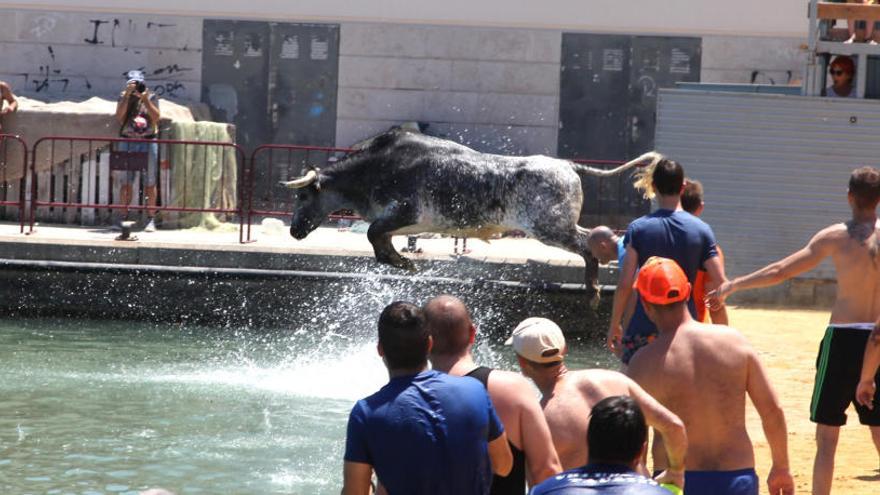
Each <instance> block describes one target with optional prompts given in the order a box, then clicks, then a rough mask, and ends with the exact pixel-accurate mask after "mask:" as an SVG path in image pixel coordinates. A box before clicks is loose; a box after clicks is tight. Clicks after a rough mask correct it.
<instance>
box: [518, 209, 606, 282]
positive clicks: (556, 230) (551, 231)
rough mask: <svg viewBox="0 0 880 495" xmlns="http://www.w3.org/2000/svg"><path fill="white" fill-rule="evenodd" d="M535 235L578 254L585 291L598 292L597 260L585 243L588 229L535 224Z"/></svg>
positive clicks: (574, 226)
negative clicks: (582, 260)
mask: <svg viewBox="0 0 880 495" xmlns="http://www.w3.org/2000/svg"><path fill="white" fill-rule="evenodd" d="M533 233H534V235H535V237H536V238H537V239H538V240H539V241H541V242H543V243H544V244H549V245H551V246H556V247H561V248H562V249H565V250H566V251H570V252H572V253H575V254H577V255H580V257H582V258H583V259H584V266H585V267H586V269H585V271H584V284H585V285H586V288H587V292H588V293H590V295H591V296H593V295H596V294H598V293H599V260H597V259H596V258H594V257H593V255H592V253H590V248H589V247H588V244H587V238H588V237H589V235H590V231H589V230H587V229H584V228H581V227H579V226H578V225H577V224H574V223H572V224H571V225H548V226H543V225H542V226H536V228H535V229H534V232H533Z"/></svg>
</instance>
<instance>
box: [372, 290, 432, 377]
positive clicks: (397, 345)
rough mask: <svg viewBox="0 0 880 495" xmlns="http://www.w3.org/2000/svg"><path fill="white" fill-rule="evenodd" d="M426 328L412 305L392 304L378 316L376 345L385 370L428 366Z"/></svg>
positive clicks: (419, 310) (423, 320) (401, 302)
mask: <svg viewBox="0 0 880 495" xmlns="http://www.w3.org/2000/svg"><path fill="white" fill-rule="evenodd" d="M428 338H429V335H428V327H427V325H425V316H424V314H423V313H422V310H421V309H420V308H419V307H418V306H416V305H415V304H412V303H408V302H404V301H396V302H393V303H391V304H389V305H388V306H386V307H385V309H384V310H382V314H381V315H379V343H380V344H381V345H382V349H383V350H384V351H385V362H386V363H387V364H388V368H389V369H414V368H419V367H421V366H425V365H426V364H427V362H428Z"/></svg>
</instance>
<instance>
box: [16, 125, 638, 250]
mask: <svg viewBox="0 0 880 495" xmlns="http://www.w3.org/2000/svg"><path fill="white" fill-rule="evenodd" d="M151 146H155V148H154V155H155V156H154V157H151V156H150V151H149V150H150V148H149V147H151ZM352 151H354V150H352V149H351V148H339V147H325V146H306V145H282V144H269V145H262V146H259V147H257V148H256V149H255V150H254V151H253V153H251V155H250V156H247V155H245V153H244V151H243V150H242V148H241V147H240V146H238V145H236V144H233V143H228V142H205V141H182V140H171V139H131V138H112V137H107V138H95V137H76V136H48V137H44V138H41V139H39V140H37V141H36V142H35V143H34V145H33V147H30V148H29V147H28V145H27V143H26V142H25V141H24V140H22V139H21V138H20V137H18V136H12V135H5V134H0V184H2V185H3V186H4V188H3V190H2V191H0V207H11V208H17V210H18V211H17V214H18V220H19V224H20V229H21V232H24V231H25V225H26V224H29V226H30V232H31V233H33V232H34V231H35V229H34V227H35V224H36V222H37V220H46V221H50V222H60V223H74V221H76V220H79V222H80V223H83V224H101V223H104V224H106V223H108V221H111V220H112V219H113V215H112V213H111V212H120V213H119V214H118V215H117V218H118V217H120V216H122V215H125V214H128V212H130V211H135V212H141V213H142V214H143V212H146V213H147V214H148V215H150V216H152V215H155V214H156V213H158V212H163V222H165V223H166V225H169V224H174V223H175V222H178V223H181V224H184V223H185V222H184V219H183V218H182V217H177V216H175V215H178V214H183V215H186V214H216V215H225V216H226V217H227V219H230V218H234V219H236V220H237V222H238V224H239V225H238V234H239V235H238V240H239V242H240V243H246V242H253V241H254V239H253V232H252V231H253V228H252V227H253V223H254V219H255V218H256V217H276V218H284V219H286V218H289V217H290V216H291V214H292V212H293V209H294V207H295V204H294V200H293V195H292V194H291V193H290V191H289V190H288V189H285V188H284V187H283V186H281V185H280V182H282V181H285V180H288V179H290V178H291V177H295V176H300V175H302V174H303V172H304V171H305V170H307V169H308V168H310V167H326V166H330V165H332V164H333V163H334V162H336V161H338V160H341V159H344V158H345V156H346V155H348V154H349V153H351V152H352ZM150 160H154V166H155V169H153V170H150V164H149V162H150ZM573 161H574V162H576V163H580V164H584V165H589V166H593V167H597V168H611V167H616V166H618V165H621V164H622V163H624V162H622V161H618V160H586V159H577V160H573ZM15 164H18V165H17V166H18V167H19V168H18V169H17V170H18V172H15V170H16V169H14V167H15V166H16V165H15ZM9 170H12V171H13V172H15V173H16V174H17V175H18V177H16V179H18V178H20V180H18V183H17V188H13V187H12V186H11V185H10V184H13V183H11V182H7V171H9ZM148 170H149V171H150V172H152V173H155V174H156V176H157V177H155V179H156V184H155V189H152V187H153V186H152V185H150V186H145V185H144V183H145V182H147V180H146V175H147V171H148ZM629 176H630V175H629V174H620V175H617V176H615V177H611V178H598V177H590V178H589V180H585V181H584V182H583V184H584V188H585V190H586V193H587V194H586V197H585V201H586V202H588V204H587V205H585V206H586V207H587V208H588V209H590V211H592V212H594V213H591V215H598V217H599V218H602V216H603V215H609V214H611V215H613V214H619V213H620V212H621V211H623V209H625V207H626V206H627V205H623V204H621V201H625V198H624V195H622V194H620V191H622V190H623V188H624V187H625V184H627V183H628V182H629ZM584 177H589V176H585V175H582V178H584ZM149 182H152V180H151V181H149ZM232 186H234V188H235V189H234V193H231V192H230V191H232ZM125 187H127V188H130V189H129V191H130V193H129V194H127V195H126V194H124V193H123V189H124V188H125ZM12 189H16V190H15V191H12ZM148 194H153V195H154V197H155V201H149V200H148V199H149V198H148V197H147V195H148ZM630 206H631V205H630ZM330 218H331V219H335V220H341V219H346V220H358V219H360V217H358V216H357V215H355V214H354V213H353V212H350V211H339V212H335V213H333V214H331V215H330ZM608 223H609V224H610V225H611V224H613V222H608ZM613 226H614V225H612V227H613Z"/></svg>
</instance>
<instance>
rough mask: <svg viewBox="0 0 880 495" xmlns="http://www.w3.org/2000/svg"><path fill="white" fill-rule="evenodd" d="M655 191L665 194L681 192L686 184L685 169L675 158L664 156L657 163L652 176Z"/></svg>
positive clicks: (671, 194)
mask: <svg viewBox="0 0 880 495" xmlns="http://www.w3.org/2000/svg"><path fill="white" fill-rule="evenodd" d="M651 181H652V182H653V184H654V191H656V192H657V194H661V195H663V196H673V195H677V194H681V186H682V185H684V169H683V168H682V167H681V165H679V164H678V162H677V161H675V160H670V159H668V158H664V159H662V160H660V161H659V162H658V163H657V166H656V167H655V168H654V174H653V175H652V176H651Z"/></svg>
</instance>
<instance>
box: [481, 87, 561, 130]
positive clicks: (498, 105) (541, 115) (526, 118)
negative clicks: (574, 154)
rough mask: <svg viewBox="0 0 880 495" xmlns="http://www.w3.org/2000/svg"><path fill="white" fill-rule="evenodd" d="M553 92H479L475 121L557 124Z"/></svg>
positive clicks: (557, 112)
mask: <svg viewBox="0 0 880 495" xmlns="http://www.w3.org/2000/svg"><path fill="white" fill-rule="evenodd" d="M558 103H559V99H558V98H557V97H556V96H544V95H522V94H499V93H483V94H481V95H480V97H479V101H478V103H477V107H476V108H477V116H476V120H475V122H479V123H483V124H501V125H516V126H539V127H546V126H549V127H557V126H558V124H557V121H558V118H559V108H558V107H559V104H558Z"/></svg>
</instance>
